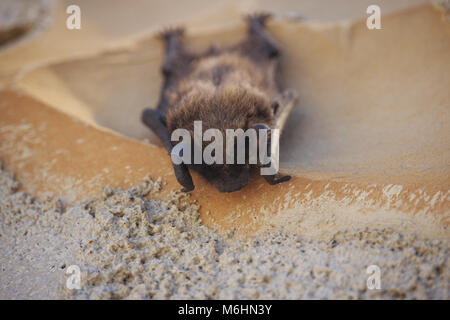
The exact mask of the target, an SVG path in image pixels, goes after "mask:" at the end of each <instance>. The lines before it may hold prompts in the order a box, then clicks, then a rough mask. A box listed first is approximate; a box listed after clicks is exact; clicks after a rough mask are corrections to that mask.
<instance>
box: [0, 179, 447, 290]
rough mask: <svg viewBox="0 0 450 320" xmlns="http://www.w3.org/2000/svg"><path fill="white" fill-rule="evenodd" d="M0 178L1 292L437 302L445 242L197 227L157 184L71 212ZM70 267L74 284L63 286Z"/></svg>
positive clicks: (185, 206)
mask: <svg viewBox="0 0 450 320" xmlns="http://www.w3.org/2000/svg"><path fill="white" fill-rule="evenodd" d="M0 181H1V184H0V185H1V186H2V187H1V189H0V221H1V225H2V231H1V239H2V241H1V245H0V251H1V258H0V263H1V266H2V273H1V275H0V283H1V285H0V297H2V298H19V297H27V298H30V297H32V298H61V297H65V298H69V299H71V298H75V299H84V298H90V299H207V298H209V299H237V298H241V299H299V298H306V299H308V298H407V299H412V298H418V299H430V298H440V299H447V298H448V294H449V287H448V284H449V283H450V272H449V270H450V269H449V264H448V241H446V240H423V239H419V238H418V237H416V236H414V235H405V234H403V233H399V232H397V231H394V230H391V229H383V230H371V229H367V228H366V229H364V230H359V231H357V230H348V231H338V232H335V233H333V234H330V237H329V239H328V240H317V239H305V238H302V236H301V235H299V234H296V233H293V232H286V231H283V230H278V231H276V230H271V231H270V232H265V233H261V234H260V235H259V236H257V237H256V238H254V239H250V240H246V241H242V240H238V239H236V238H235V237H234V234H233V232H232V231H231V232H229V233H227V234H223V233H218V232H216V231H215V230H213V229H211V228H208V227H205V226H204V225H202V224H201V223H200V221H199V214H198V211H197V209H198V205H196V204H195V203H192V202H189V200H188V199H186V195H185V194H182V193H178V192H174V193H172V194H171V195H170V196H169V197H168V198H167V199H165V200H155V199H154V197H155V195H157V194H158V193H159V191H160V189H161V186H162V184H161V182H160V180H158V181H156V182H155V181H152V180H151V179H147V180H146V181H145V182H144V183H142V184H141V185H139V186H136V187H134V188H131V189H129V190H126V191H122V190H115V189H112V188H105V189H104V192H103V195H102V196H101V197H99V198H97V199H92V200H88V201H83V202H80V203H78V204H77V205H75V206H73V207H70V208H64V206H63V205H62V203H61V201H59V200H48V201H44V202H41V201H38V200H35V199H33V198H32V197H30V196H28V195H26V194H25V193H23V192H20V191H18V184H17V182H16V181H15V180H14V179H13V177H12V176H11V174H9V173H8V172H6V171H2V172H1V174H0ZM145 196H148V198H146V197H145ZM71 264H76V265H79V266H80V267H81V270H82V274H81V279H82V284H81V290H69V289H66V288H65V287H64V284H65V280H66V277H67V276H66V277H65V276H64V269H66V268H67V267H68V266H69V265H71ZM368 265H378V266H379V267H380V269H381V289H380V290H368V289H367V285H366V283H367V278H368V274H367V273H366V268H367V266H368ZM24 289H26V290H24Z"/></svg>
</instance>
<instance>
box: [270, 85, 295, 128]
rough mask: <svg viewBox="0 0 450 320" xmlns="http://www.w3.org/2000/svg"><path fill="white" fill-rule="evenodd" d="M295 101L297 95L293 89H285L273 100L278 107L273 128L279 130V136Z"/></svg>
mask: <svg viewBox="0 0 450 320" xmlns="http://www.w3.org/2000/svg"><path fill="white" fill-rule="evenodd" d="M297 99H298V94H297V92H296V91H295V90H294V89H286V90H284V91H283V93H281V94H280V95H279V96H278V97H277V98H275V103H277V104H278V106H277V108H276V111H275V120H274V123H273V128H276V129H280V134H281V133H282V132H283V129H284V126H285V124H286V121H287V119H288V118H289V115H290V114H291V112H292V110H293V109H294V106H295V104H296V102H297Z"/></svg>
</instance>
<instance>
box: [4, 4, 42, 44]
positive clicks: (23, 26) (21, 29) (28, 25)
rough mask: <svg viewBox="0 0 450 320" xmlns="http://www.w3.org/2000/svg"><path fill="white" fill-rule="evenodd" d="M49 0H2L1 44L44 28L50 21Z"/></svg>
mask: <svg viewBox="0 0 450 320" xmlns="http://www.w3.org/2000/svg"><path fill="white" fill-rule="evenodd" d="M49 8H50V5H49V1H48V0H2V1H1V2H0V49H3V48H2V47H1V46H3V45H5V44H7V43H9V42H11V41H14V40H17V39H18V38H20V37H21V36H23V35H25V34H27V33H31V32H34V31H37V30H38V29H42V28H43V27H44V26H45V25H46V24H47V23H48V21H46V20H48V16H49V15H50V12H49Z"/></svg>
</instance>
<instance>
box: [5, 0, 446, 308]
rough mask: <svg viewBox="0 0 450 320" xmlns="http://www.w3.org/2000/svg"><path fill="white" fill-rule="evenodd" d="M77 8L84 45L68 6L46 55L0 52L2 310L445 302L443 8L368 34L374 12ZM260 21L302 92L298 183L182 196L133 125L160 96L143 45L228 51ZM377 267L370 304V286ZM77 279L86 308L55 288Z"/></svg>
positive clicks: (156, 61)
mask: <svg viewBox="0 0 450 320" xmlns="http://www.w3.org/2000/svg"><path fill="white" fill-rule="evenodd" d="M69 2H71V3H72V2H76V3H78V4H80V5H82V8H84V9H85V17H86V19H85V20H83V21H84V22H83V23H84V24H83V27H82V30H80V31H79V32H70V31H68V30H66V29H65V28H61V25H64V19H65V16H66V15H65V13H64V10H63V9H64V8H65V7H64V6H65V5H66V4H67V3H68V2H67V3H66V2H64V1H56V2H54V5H55V6H54V8H55V11H54V17H53V19H54V25H53V27H52V28H51V29H49V31H48V32H46V33H45V34H43V35H42V36H41V37H40V38H39V41H36V42H30V43H29V44H27V45H23V46H22V47H18V48H14V49H11V50H9V51H7V52H6V53H2V54H0V87H4V86H7V87H10V88H11V87H12V88H13V90H11V89H10V90H7V91H1V92H0V97H1V98H0V113H1V115H2V116H1V117H0V161H3V162H4V164H5V167H6V168H7V170H2V172H1V176H0V182H1V183H0V193H1V194H0V220H1V221H0V222H1V234H0V235H1V241H0V253H1V254H0V267H1V268H2V269H1V271H2V272H1V274H0V297H1V298H69V299H71V298H75V299H78V298H153V299H155V298H338V297H339V298H421V299H423V298H444V299H448V296H449V287H448V284H449V283H450V281H449V280H450V279H449V271H448V270H449V268H448V256H449V251H448V244H449V239H450V233H449V232H448V227H449V226H450V191H449V188H450V185H449V182H450V171H449V163H450V162H449V161H450V160H449V159H450V154H449V148H448V145H449V144H448V141H449V132H448V127H449V123H448V122H449V121H448V120H449V119H448V108H449V106H450V96H449V94H448V87H450V83H449V77H448V74H449V72H450V69H449V66H450V65H449V64H448V54H449V52H450V40H449V39H450V38H449V35H450V31H449V24H448V21H447V20H446V18H445V17H444V16H445V10H444V9H441V10H438V9H436V8H435V7H433V6H431V5H423V6H418V7H413V8H410V9H407V10H405V11H400V12H398V13H394V14H392V15H387V14H386V15H383V18H382V19H383V20H382V25H383V30H380V31H368V30H367V29H366V27H365V21H364V20H356V21H349V20H348V18H352V19H353V18H361V17H364V16H365V8H366V7H367V3H368V2H367V3H366V1H347V2H346V5H342V6H338V7H337V6H336V5H335V6H334V7H333V10H331V9H330V10H323V8H324V6H325V7H326V6H330V5H331V2H330V1H324V3H323V6H315V5H312V2H309V1H301V2H298V1H282V2H280V3H279V4H277V5H276V6H274V5H273V4H271V3H270V2H268V1H267V2H265V1H263V2H258V3H256V2H251V1H244V2H242V3H241V2H239V3H238V2H233V3H231V4H229V3H228V4H226V3H222V2H214V5H209V3H211V2H209V1H208V2H207V3H206V2H205V3H204V2H202V1H198V2H195V3H194V4H192V5H189V6H188V7H189V8H188V7H186V8H182V10H181V9H180V10H179V11H177V12H173V14H171V15H170V18H169V17H167V15H166V16H164V15H163V14H162V12H167V10H166V9H167V7H166V6H169V7H170V6H171V3H170V1H162V2H161V3H160V6H158V8H159V9H160V10H161V11H158V10H147V11H146V10H144V8H147V9H149V8H148V6H149V4H148V2H146V1H137V2H136V3H137V4H136V5H140V6H142V10H139V13H135V12H134V11H133V10H131V11H130V10H125V9H124V8H123V7H121V6H120V5H119V1H115V0H114V1H108V4H109V5H110V7H111V8H110V10H100V8H101V7H102V3H105V2H103V1H98V2H97V1H96V2H95V3H94V2H92V1H82V0H80V1H69ZM369 2H370V4H371V3H372V2H371V1H369ZM419 2H422V1H396V2H395V4H393V3H394V2H392V1H389V4H390V5H388V1H380V5H381V6H382V9H383V14H384V13H388V12H389V11H390V10H395V9H399V8H402V7H406V6H408V5H412V4H417V3H419ZM300 4H301V5H300ZM261 7H263V8H265V9H267V10H271V11H273V12H275V13H276V19H275V20H274V21H273V22H272V23H271V24H270V25H269V29H270V32H271V33H273V34H274V37H276V38H277V39H278V41H280V43H281V45H282V47H283V49H284V53H285V54H284V58H283V59H284V60H283V78H284V80H285V81H286V83H287V84H289V86H292V87H294V88H296V89H297V90H298V91H299V93H300V103H299V105H298V107H297V109H296V111H295V112H294V114H293V116H292V118H291V119H289V121H288V126H287V128H286V130H285V133H284V135H283V137H282V146H281V155H282V156H281V158H282V159H281V160H282V167H283V169H284V170H290V171H291V173H292V174H293V175H294V177H293V179H292V180H291V181H290V182H289V183H286V184H283V185H278V186H273V187H272V186H268V185H267V184H265V183H264V181H263V179H261V178H260V177H259V178H258V177H254V179H253V181H251V186H252V187H251V188H245V189H243V190H241V191H239V192H236V193H232V194H219V193H218V192H217V191H216V190H214V188H212V187H211V186H210V185H209V184H208V183H207V181H204V180H203V179H202V178H201V177H199V176H198V175H196V174H193V178H194V182H195V185H196V189H195V191H194V192H192V194H191V195H190V197H189V198H187V199H185V196H182V195H181V194H179V193H178V192H177V191H176V190H177V189H179V185H178V184H177V183H176V180H175V179H174V176H173V172H172V168H171V166H170V162H169V158H168V157H167V153H166V152H165V151H164V150H162V149H161V148H160V147H158V146H157V141H156V140H155V139H154V137H153V136H152V135H151V134H150V133H149V131H148V130H147V129H145V128H144V127H143V126H142V125H141V124H140V122H139V117H138V115H139V112H140V110H141V109H142V108H143V107H148V106H152V105H154V103H155V102H156V99H157V93H158V92H159V86H160V81H161V79H160V75H159V73H158V70H159V65H160V63H161V59H162V54H161V53H162V48H161V44H160V43H159V42H157V41H156V40H155V39H154V36H153V30H155V29H159V28H160V25H161V24H163V23H164V24H167V23H173V24H175V23H180V22H183V24H184V22H186V25H187V26H188V30H189V31H188V41H189V43H190V45H191V46H192V48H194V49H198V48H203V47H205V46H206V45H209V44H210V43H211V41H213V40H214V41H215V42H219V44H226V43H229V42H234V41H236V39H238V38H240V37H241V36H242V35H243V33H244V27H243V24H242V21H241V20H240V17H239V16H240V14H241V13H242V12H248V11H252V10H255V9H260V8H261ZM384 9H386V10H384ZM61 10H62V11H61ZM92 12H95V13H96V14H95V15H93V14H92ZM144 13H145V14H144ZM141 14H142V16H141ZM149 14H152V17H153V18H151V19H150V17H149V16H148V15H149ZM297 14H300V15H303V16H305V15H306V18H307V19H305V20H299V19H298V16H297ZM144 16H145V17H144ZM119 18H123V19H124V21H129V22H130V23H126V24H124V25H123V26H120V23H117V24H116V23H114V25H111V21H115V22H117V21H121V20H120V19H119ZM131 18H132V19H131ZM149 31H150V33H148V32H149ZM137 36H139V39H138V40H136V37H137ZM55 44H58V45H55ZM112 45H114V46H115V47H114V48H109V49H107V47H108V46H109V47H111V46H112ZM116 45H119V46H118V47H117V46H116ZM425 62H426V63H425ZM30 95H31V96H32V97H33V98H32V97H30ZM39 101H41V102H42V101H43V102H44V103H41V102H39ZM143 140H145V141H147V142H142V141H143ZM148 142H150V144H149V143H148ZM8 172H14V173H15V179H13V178H12V176H11V174H10V173H8ZM148 174H150V176H152V177H154V178H155V179H154V180H148V179H147V180H146V179H145V177H146V176H147V175H148ZM158 177H161V180H159V178H158ZM143 181H144V182H143ZM161 182H162V184H161ZM107 185H110V186H111V187H109V188H107V189H106V190H105V189H104V188H105V186H107ZM121 190H126V191H121ZM144 196H146V197H144ZM372 264H374V265H378V266H379V267H380V269H381V287H382V289H381V290H368V289H367V286H366V280H367V278H368V274H367V273H366V267H367V266H368V265H372ZM70 265H78V266H80V267H81V270H82V288H81V289H80V290H78V291H70V290H67V289H65V285H64V284H65V282H66V279H67V277H68V276H67V275H66V274H65V270H67V268H68V267H69V266H70Z"/></svg>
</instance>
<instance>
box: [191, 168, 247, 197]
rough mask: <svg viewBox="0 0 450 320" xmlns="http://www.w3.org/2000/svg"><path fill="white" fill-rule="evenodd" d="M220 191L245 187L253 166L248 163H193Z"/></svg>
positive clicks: (231, 190)
mask: <svg viewBox="0 0 450 320" xmlns="http://www.w3.org/2000/svg"><path fill="white" fill-rule="evenodd" d="M192 168H193V169H194V170H196V171H197V172H199V173H200V174H201V175H202V176H203V177H204V178H206V179H207V180H208V181H209V182H210V183H211V184H212V185H213V186H214V187H215V188H216V189H217V190H219V192H233V191H238V190H240V189H242V188H244V187H245V186H246V185H247V184H248V181H249V178H250V172H251V169H252V167H251V166H250V165H248V164H220V165H219V164H213V165H206V164H203V165H193V166H192Z"/></svg>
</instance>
